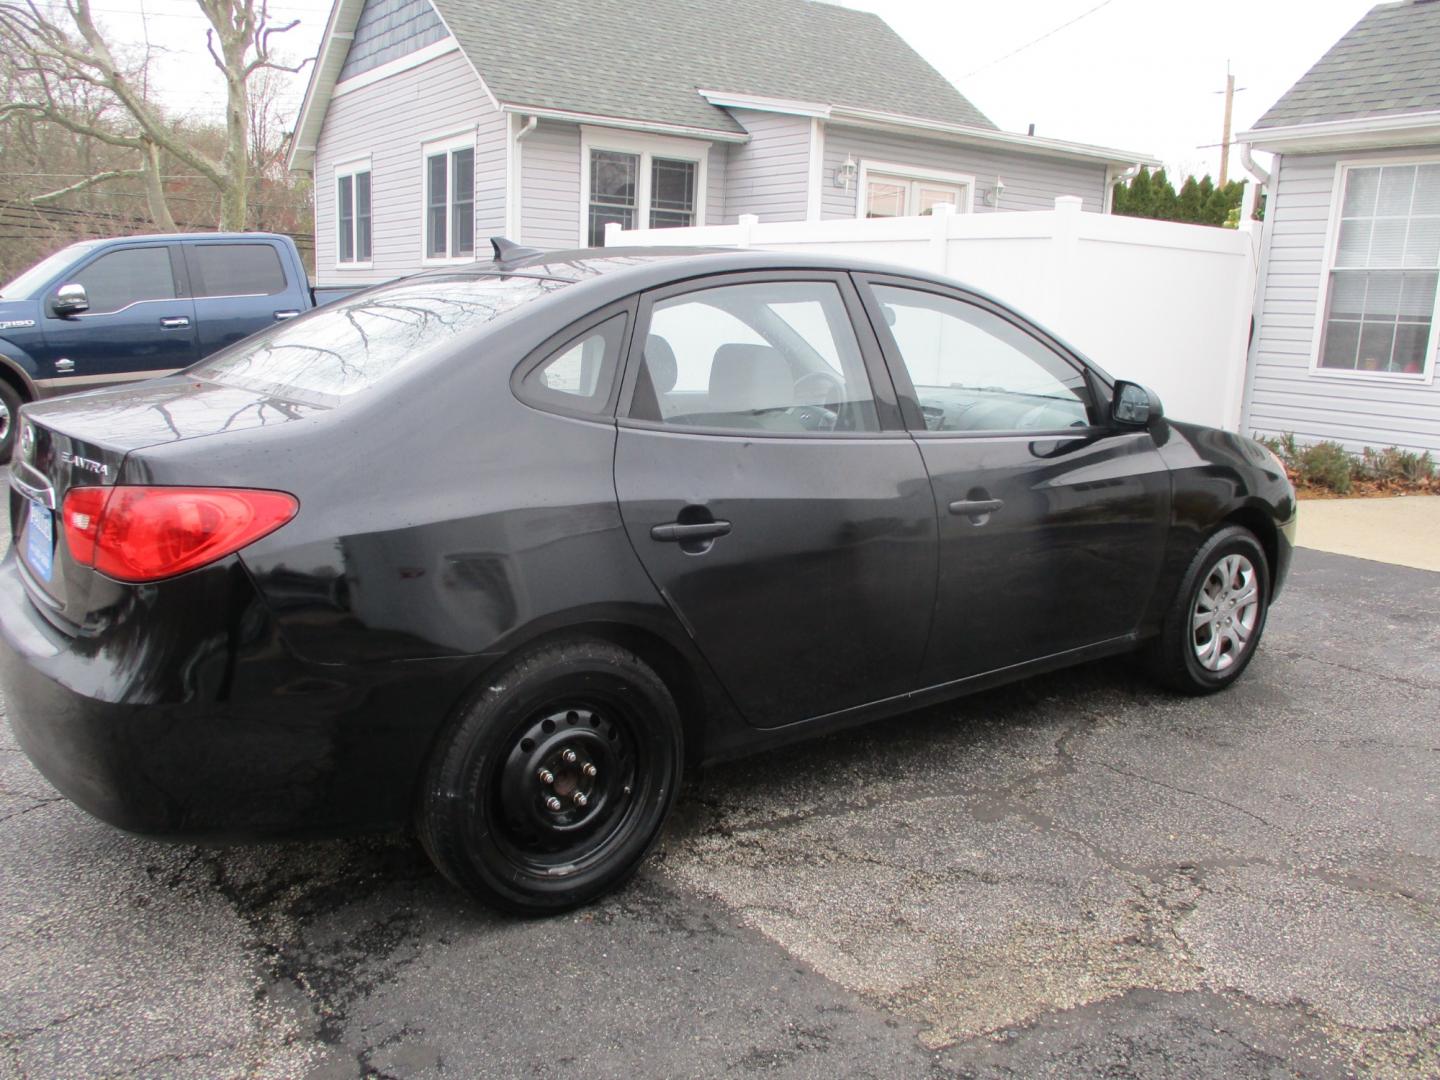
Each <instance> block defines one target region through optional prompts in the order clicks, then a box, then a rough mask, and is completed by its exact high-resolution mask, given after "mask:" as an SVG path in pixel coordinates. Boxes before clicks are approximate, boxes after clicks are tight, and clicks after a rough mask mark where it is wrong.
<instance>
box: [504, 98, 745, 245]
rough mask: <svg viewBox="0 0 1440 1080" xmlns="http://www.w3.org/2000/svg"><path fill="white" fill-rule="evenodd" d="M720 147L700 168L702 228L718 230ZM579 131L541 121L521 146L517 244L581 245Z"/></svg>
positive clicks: (723, 165)
mask: <svg viewBox="0 0 1440 1080" xmlns="http://www.w3.org/2000/svg"><path fill="white" fill-rule="evenodd" d="M727 149H728V147H727V146H726V144H725V143H711V144H710V156H709V159H708V160H707V161H706V162H705V181H706V182H705V224H707V225H719V224H721V223H722V221H723V219H722V217H721V215H722V214H723V213H724V209H725V204H726V189H725V177H726V172H727V164H728V155H727ZM583 167H584V163H583V162H581V160H580V127H579V125H578V124H567V123H563V122H561V121H556V120H541V121H540V123H539V124H538V125H536V127H535V130H534V131H532V132H531V133H530V134H529V135H527V136H525V138H524V139H523V140H522V141H521V143H520V237H519V239H520V241H521V242H522V243H524V244H526V245H529V246H531V247H538V248H572V247H575V246H576V245H577V244H579V243H580V242H581V236H582V233H581V221H582V207H581V206H580V170H581V169H582V168H583Z"/></svg>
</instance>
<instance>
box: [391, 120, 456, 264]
mask: <svg viewBox="0 0 1440 1080" xmlns="http://www.w3.org/2000/svg"><path fill="white" fill-rule="evenodd" d="M465 149H470V150H474V149H475V130H474V128H466V129H465V130H464V131H463V132H457V133H455V134H451V135H441V136H436V137H433V138H430V139H426V140H425V141H423V142H422V143H421V144H420V264H421V265H422V266H456V265H461V264H464V263H473V262H474V261H475V260H476V257H477V255H478V253H479V251H480V238H479V237H478V236H475V250H474V251H472V252H471V253H470V254H469V255H458V256H457V255H451V254H450V236H451V230H452V225H451V216H452V215H453V214H454V213H455V204H454V203H453V202H452V201H451V200H452V199H453V198H454V191H455V177H454V172H455V159H454V158H453V157H452V156H451V153H452V151H455V150H465ZM440 154H444V155H445V206H446V210H445V252H446V253H445V254H444V255H433V256H432V255H430V254H428V252H429V250H430V245H429V244H428V243H427V242H426V241H427V236H426V230H428V229H429V228H430V159H431V158H432V157H437V156H439V155H440ZM475 175H476V176H478V175H479V169H478V161H477V167H476V170H475ZM372 183H373V178H372ZM478 201H479V200H478V199H476V198H475V193H474V192H473V191H472V192H471V193H470V207H471V211H470V212H471V213H472V214H474V212H475V209H474V208H475V206H476V205H477V203H478ZM371 220H372V228H373V220H374V218H373V210H372V218H371ZM472 235H473V229H472ZM371 246H372V248H373V246H374V245H373V243H372V245H371Z"/></svg>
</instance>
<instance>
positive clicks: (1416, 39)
mask: <svg viewBox="0 0 1440 1080" xmlns="http://www.w3.org/2000/svg"><path fill="white" fill-rule="evenodd" d="M1437 109H1440V0H1410V2H1407V3H1400V4H1381V5H1379V6H1378V7H1375V8H1372V9H1371V10H1370V13H1369V14H1368V15H1366V16H1365V17H1364V18H1363V19H1361V20H1360V21H1359V22H1358V23H1356V24H1355V26H1354V28H1353V29H1351V31H1350V32H1349V33H1348V34H1346V35H1345V36H1344V37H1342V38H1341V39H1340V40H1339V41H1337V42H1336V43H1335V45H1334V46H1333V47H1332V48H1331V49H1330V51H1329V52H1327V53H1326V54H1325V55H1324V56H1322V57H1321V58H1320V60H1319V62H1318V63H1317V64H1316V65H1315V66H1314V67H1312V68H1311V69H1310V70H1309V71H1307V72H1306V73H1305V75H1304V77H1303V78H1302V79H1301V80H1300V81H1299V82H1297V83H1296V84H1295V85H1294V86H1292V87H1291V88H1290V89H1289V90H1287V91H1286V92H1285V94H1284V96H1283V97H1281V99H1280V100H1279V101H1277V102H1276V103H1275V104H1274V105H1272V106H1271V107H1270V110H1269V111H1268V112H1267V113H1266V114H1265V115H1264V116H1262V117H1261V118H1260V120H1259V121H1258V122H1257V123H1256V125H1255V127H1256V128H1257V129H1259V128H1271V127H1288V126H1290V125H1292V124H1314V123H1321V122H1323V121H1326V120H1347V119H1351V118H1356V117H1362V116H1385V115H1394V114H1400V113H1408V112H1431V111H1434V110H1437Z"/></svg>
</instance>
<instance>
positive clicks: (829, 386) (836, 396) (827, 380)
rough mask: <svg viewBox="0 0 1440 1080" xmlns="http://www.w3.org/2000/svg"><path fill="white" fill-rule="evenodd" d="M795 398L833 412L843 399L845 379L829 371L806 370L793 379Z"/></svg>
mask: <svg viewBox="0 0 1440 1080" xmlns="http://www.w3.org/2000/svg"><path fill="white" fill-rule="evenodd" d="M795 400H796V401H798V402H799V403H800V404H802V405H819V406H822V407H823V408H825V409H826V411H830V412H833V411H834V410H835V408H836V406H838V405H840V404H841V403H842V402H843V401H844V400H845V380H844V379H842V378H840V376H839V375H836V374H834V373H833V372H830V371H807V372H806V373H805V374H804V375H801V376H800V378H798V379H796V380H795Z"/></svg>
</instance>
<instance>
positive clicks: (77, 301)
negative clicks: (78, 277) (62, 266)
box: [51, 281, 90, 319]
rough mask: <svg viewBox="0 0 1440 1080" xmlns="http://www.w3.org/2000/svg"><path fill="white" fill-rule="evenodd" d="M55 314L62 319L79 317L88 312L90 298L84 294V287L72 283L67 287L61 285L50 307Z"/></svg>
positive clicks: (74, 282) (77, 283)
mask: <svg viewBox="0 0 1440 1080" xmlns="http://www.w3.org/2000/svg"><path fill="white" fill-rule="evenodd" d="M51 306H52V307H54V309H55V314H56V315H59V316H60V317H61V318H62V319H64V318H68V317H69V316H71V315H79V314H80V313H81V312H84V311H89V310H90V297H89V295H88V294H87V293H86V292H85V286H84V285H81V284H80V283H79V282H76V281H72V282H70V284H68V285H61V286H60V288H59V289H58V290H57V291H56V293H55V302H54V303H53V304H52V305H51Z"/></svg>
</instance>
